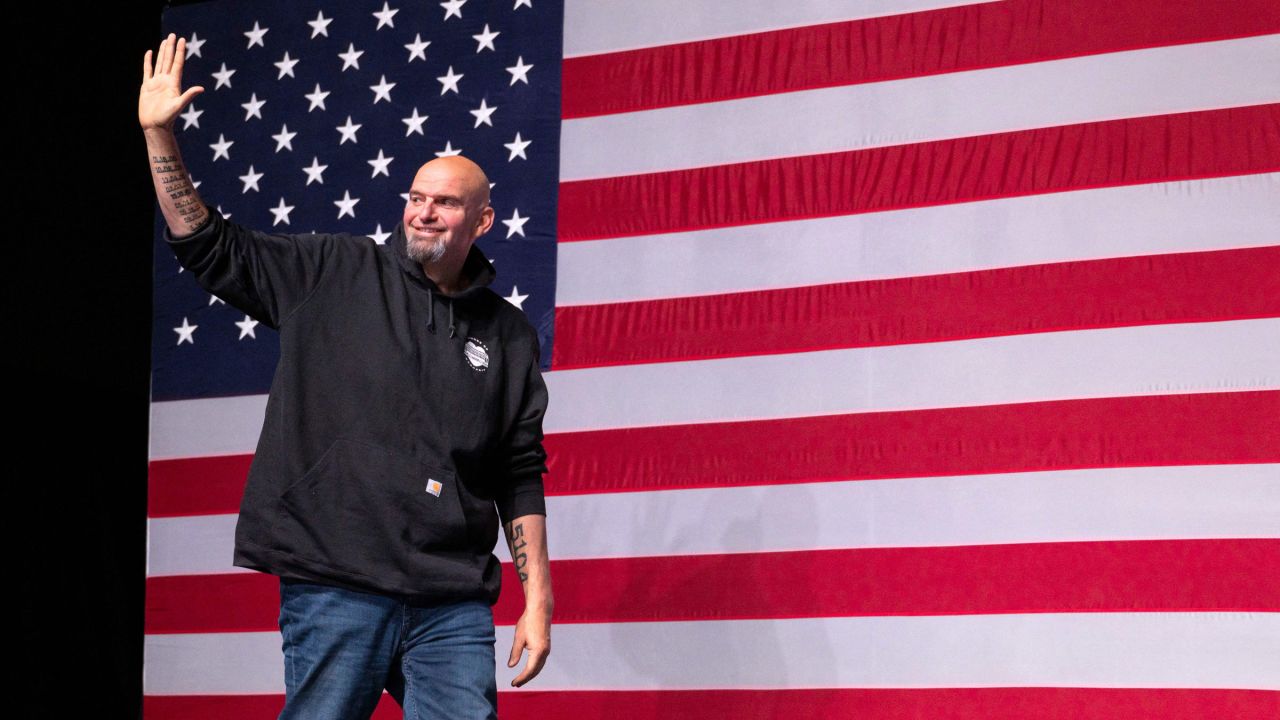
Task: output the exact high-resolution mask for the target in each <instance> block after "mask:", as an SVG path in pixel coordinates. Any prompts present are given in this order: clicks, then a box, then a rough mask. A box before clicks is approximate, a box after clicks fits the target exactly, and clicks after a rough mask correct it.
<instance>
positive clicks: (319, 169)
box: [302, 156, 329, 185]
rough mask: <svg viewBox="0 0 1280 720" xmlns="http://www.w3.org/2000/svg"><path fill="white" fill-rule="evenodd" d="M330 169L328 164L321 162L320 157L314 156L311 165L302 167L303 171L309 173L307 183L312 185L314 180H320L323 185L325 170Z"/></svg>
mask: <svg viewBox="0 0 1280 720" xmlns="http://www.w3.org/2000/svg"><path fill="white" fill-rule="evenodd" d="M328 169H329V166H328V165H321V164H320V158H318V157H315V156H312V158H311V167H304V168H302V172H304V173H306V174H307V185H310V184H311V183H313V182H318V183H320V184H321V185H323V184H324V171H325V170H328Z"/></svg>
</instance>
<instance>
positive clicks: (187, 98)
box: [178, 85, 204, 107]
mask: <svg viewBox="0 0 1280 720" xmlns="http://www.w3.org/2000/svg"><path fill="white" fill-rule="evenodd" d="M202 92H204V88H203V87H201V86H199V85H192V86H191V87H189V88H187V91H186V92H184V93H182V97H180V98H178V101H179V102H181V103H182V105H183V106H184V107H185V106H186V104H187V103H189V102H191V101H192V100H194V99H195V97H196V96H197V95H199V94H200V93H202Z"/></svg>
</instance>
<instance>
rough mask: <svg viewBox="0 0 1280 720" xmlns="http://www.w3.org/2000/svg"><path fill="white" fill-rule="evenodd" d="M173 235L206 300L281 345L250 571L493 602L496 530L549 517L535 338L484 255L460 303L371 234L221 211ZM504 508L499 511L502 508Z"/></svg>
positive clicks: (243, 536) (239, 532) (253, 515)
mask: <svg viewBox="0 0 1280 720" xmlns="http://www.w3.org/2000/svg"><path fill="white" fill-rule="evenodd" d="M165 239H166V240H167V241H168V243H169V246H170V247H171V248H172V249H173V251H174V253H175V254H176V255H177V256H178V260H179V262H181V263H182V266H183V267H184V268H186V269H187V270H190V271H191V272H192V273H193V274H194V275H195V278H196V280H197V282H199V284H200V285H201V287H203V288H204V289H206V290H208V291H209V292H211V293H213V294H214V295H216V296H218V297H219V298H221V299H223V300H225V301H226V302H227V303H229V304H230V305H233V306H235V307H237V308H239V309H241V310H243V311H244V312H246V313H248V314H249V315H250V316H252V317H253V318H254V319H256V320H258V321H260V322H262V323H264V324H266V325H268V326H270V327H273V328H276V329H277V330H279V332H280V362H279V364H278V365H277V367H276V373H275V377H274V379H273V380H272V383H271V394H270V397H269V398H268V400H267V409H266V417H265V418H264V420H263V424H262V434H261V435H260V436H259V438H258V448H257V452H256V454H255V455H254V458H253V463H252V465H251V467H250V469H249V479H248V483H247V485H246V487H245V492H244V497H243V500H242V501H241V505H240V517H239V521H238V522H237V524H236V546H235V559H234V562H235V564H236V565H238V566H241V567H246V568H253V569H255V570H262V571H264V572H269V573H273V574H276V575H281V576H285V577H291V578H298V579H302V580H308V581H312V582H319V583H325V584H329V585H337V586H340V587H345V588H349V589H353V590H361V591H367V592H377V593H383V594H388V595H392V596H396V597H399V598H402V599H405V600H408V601H411V602H419V603H437V602H448V601H455V600H463V599H484V600H487V601H488V602H490V603H493V602H496V601H497V597H498V591H499V581H500V571H499V563H498V560H497V558H496V557H494V556H493V554H492V551H493V548H494V545H495V544H496V542H497V537H498V519H499V515H501V518H502V521H503V522H506V521H509V520H511V519H514V518H516V517H520V516H522V515H528V514H545V512H546V509H545V504H544V501H543V491H542V474H543V473H544V472H546V464H545V460H546V455H545V453H544V452H543V449H542V416H543V413H544V412H545V410H546V404H547V391H546V385H545V384H544V383H543V381H542V376H541V373H540V372H539V370H538V341H537V335H536V333H535V332H534V329H533V327H532V326H531V325H530V324H529V322H528V320H527V319H526V318H525V315H524V313H523V312H521V311H520V310H518V309H517V308H515V307H514V306H512V305H511V304H510V303H508V302H507V301H506V300H504V299H503V298H501V297H500V296H498V295H497V294H496V293H494V292H493V291H492V290H490V289H489V288H488V287H487V286H488V284H489V283H490V282H491V281H492V280H493V276H494V271H493V266H492V265H491V264H490V263H489V261H488V260H486V259H485V258H484V255H483V254H482V253H481V252H480V250H479V249H478V248H477V247H475V246H472V248H471V252H470V254H469V255H468V256H467V259H466V262H465V264H464V266H463V275H464V276H466V277H468V278H470V284H469V285H468V286H467V289H466V290H464V291H462V292H459V293H457V294H455V295H452V296H448V295H444V294H443V293H441V292H440V289H439V288H438V287H436V285H435V284H434V283H433V282H432V281H431V280H430V279H429V278H428V277H427V276H426V274H425V273H423V271H422V267H421V266H420V265H418V264H417V263H415V262H413V261H412V260H410V259H409V258H408V256H407V255H406V252H405V237H404V230H403V227H402V226H400V225H397V226H396V229H395V232H394V233H393V234H392V236H391V238H390V239H389V240H388V241H387V243H386V244H385V245H382V246H379V245H377V244H376V243H375V242H374V241H373V240H371V239H370V238H367V237H360V236H353V235H345V234H336V235H324V234H316V235H269V234H265V233H259V232H255V231H252V230H250V229H248V228H245V227H241V226H239V225H236V224H234V223H231V222H228V221H226V220H225V219H224V218H222V217H221V216H220V215H218V214H217V213H211V217H210V219H209V221H208V222H207V223H206V224H205V225H204V226H202V227H201V228H200V229H199V230H197V231H196V232H195V233H194V234H192V235H189V236H187V237H183V238H174V237H173V236H172V235H171V234H169V232H168V230H167V229H166V231H165ZM495 509H496V512H495Z"/></svg>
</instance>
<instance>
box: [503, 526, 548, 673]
mask: <svg viewBox="0 0 1280 720" xmlns="http://www.w3.org/2000/svg"><path fill="white" fill-rule="evenodd" d="M503 529H504V530H506V533H507V545H508V547H510V548H511V561H512V563H513V564H514V565H515V568H516V573H517V574H518V575H519V577H520V589H521V590H523V591H524V613H522V614H521V615H520V620H519V621H517V622H516V630H515V638H514V641H513V642H512V643H511V656H510V657H509V658H508V659H507V667H509V668H510V667H515V666H516V663H518V662H520V654H521V653H522V652H523V651H524V649H525V648H528V649H529V659H528V661H526V662H525V666H524V669H523V670H521V671H520V674H519V675H517V676H516V678H515V679H514V680H512V681H511V684H512V685H513V686H515V687H520V686H521V685H524V684H525V683H527V682H529V681H530V680H532V679H533V678H534V676H536V675H537V674H538V673H539V672H541V671H542V666H543V664H544V663H546V661H547V656H548V655H550V654H551V611H552V608H553V606H554V605H555V602H554V600H553V599H552V595H551V562H550V560H549V558H548V555H547V518H546V516H545V515H523V516H521V517H518V518H516V519H514V520H512V521H511V522H509V523H507V524H506V525H505V526H504V527H503Z"/></svg>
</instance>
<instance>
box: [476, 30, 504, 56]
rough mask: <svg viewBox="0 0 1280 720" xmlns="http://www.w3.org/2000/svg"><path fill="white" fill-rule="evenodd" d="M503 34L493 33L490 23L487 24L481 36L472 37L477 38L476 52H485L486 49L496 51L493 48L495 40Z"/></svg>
mask: <svg viewBox="0 0 1280 720" xmlns="http://www.w3.org/2000/svg"><path fill="white" fill-rule="evenodd" d="M501 34H502V33H499V32H493V31H491V30H489V23H485V24H484V31H483V32H481V33H480V34H479V35H472V36H471V37H473V38H475V41H476V52H477V53H478V52H480V51H481V50H484V49H485V48H489V49H490V50H496V49H497V48H495V47H494V46H493V40H494V38H496V37H498V36H499V35H501Z"/></svg>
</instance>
